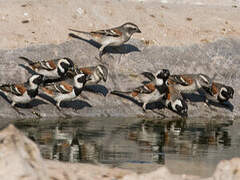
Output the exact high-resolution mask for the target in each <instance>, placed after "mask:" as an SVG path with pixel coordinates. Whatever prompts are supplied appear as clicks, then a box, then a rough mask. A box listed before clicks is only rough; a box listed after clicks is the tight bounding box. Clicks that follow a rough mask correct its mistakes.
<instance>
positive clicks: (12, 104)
mask: <svg viewBox="0 0 240 180" xmlns="http://www.w3.org/2000/svg"><path fill="white" fill-rule="evenodd" d="M15 105H16V103H15V102H12V103H11V106H12V108H13V109H14V110H15V111H16V112H17V113H18V114H20V115H23V116H25V114H24V113H22V112H20V111H19V110H18V109H17V108H16V106H15Z"/></svg>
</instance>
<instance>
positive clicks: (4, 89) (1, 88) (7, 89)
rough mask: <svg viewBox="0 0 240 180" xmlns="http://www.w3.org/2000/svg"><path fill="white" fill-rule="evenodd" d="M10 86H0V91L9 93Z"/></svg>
mask: <svg viewBox="0 0 240 180" xmlns="http://www.w3.org/2000/svg"><path fill="white" fill-rule="evenodd" d="M10 86H11V85H10V84H2V85H1V86H0V91H5V92H7V91H11V88H10Z"/></svg>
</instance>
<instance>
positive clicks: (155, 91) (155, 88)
mask: <svg viewBox="0 0 240 180" xmlns="http://www.w3.org/2000/svg"><path fill="white" fill-rule="evenodd" d="M169 75H170V72H169V70H168V69H162V70H160V71H158V72H157V73H156V74H155V79H154V81H152V82H149V83H146V84H144V85H142V86H139V87H136V88H134V89H131V90H128V91H112V92H111V94H115V95H119V94H120V95H121V94H126V95H130V96H132V97H133V98H134V99H136V100H138V101H140V102H141V103H143V105H142V108H143V111H146V105H147V104H148V103H151V102H156V101H158V100H160V99H161V98H162V97H163V96H164V95H165V94H166V92H167V85H166V81H167V79H168V77H169Z"/></svg>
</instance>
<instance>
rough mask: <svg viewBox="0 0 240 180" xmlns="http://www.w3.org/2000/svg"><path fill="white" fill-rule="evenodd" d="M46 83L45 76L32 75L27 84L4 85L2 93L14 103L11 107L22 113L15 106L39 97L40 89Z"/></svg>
mask: <svg viewBox="0 0 240 180" xmlns="http://www.w3.org/2000/svg"><path fill="white" fill-rule="evenodd" d="M43 81H44V76H43V75H39V74H35V75H32V76H31V77H30V78H29V79H28V81H27V82H25V83H16V84H2V85H0V91H1V92H3V93H4V94H5V95H6V96H7V97H8V98H9V99H10V100H11V101H12V102H11V106H12V107H13V108H14V109H15V110H16V111H17V112H18V113H20V112H19V111H18V110H17V109H16V107H15V105H16V104H18V103H23V104H26V103H29V102H30V101H31V100H32V99H33V98H35V97H36V96H37V95H38V87H39V85H40V84H41V83H43Z"/></svg>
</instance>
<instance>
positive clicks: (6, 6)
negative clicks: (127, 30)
mask: <svg viewBox="0 0 240 180" xmlns="http://www.w3.org/2000/svg"><path fill="white" fill-rule="evenodd" d="M6 2H7V1H6V0H0V7H1V9H0V27H1V28H0V36H1V40H0V49H9V48H22V47H27V46H30V45H32V44H49V43H53V44H59V43H61V42H64V41H66V40H68V39H69V37H68V33H69V31H68V28H75V29H79V30H86V31H90V30H99V29H104V28H110V27H114V26H118V25H121V24H123V23H124V22H127V21H131V22H134V23H135V24H137V25H138V26H139V27H140V29H141V30H142V32H143V33H141V34H136V35H134V38H137V39H142V40H147V41H149V43H153V44H157V45H160V46H166V45H170V46H181V45H188V44H192V43H207V42H212V41H214V40H216V39H218V38H221V37H239V35H240V21H239V19H240V1H239V0H221V1H220V0H211V1H207V0H198V1H196V0H195V1H193V0H182V1H179V0H87V1H86V0H48V1H46V0H11V1H8V3H6Z"/></svg>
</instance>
